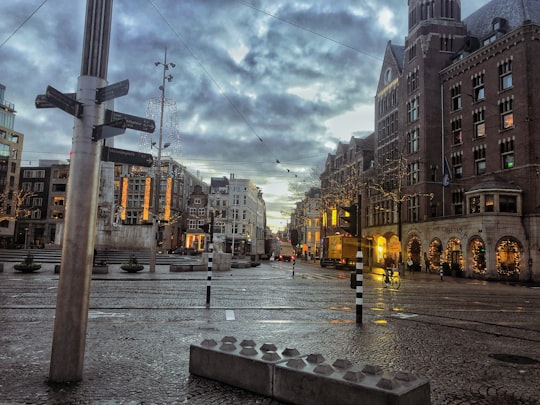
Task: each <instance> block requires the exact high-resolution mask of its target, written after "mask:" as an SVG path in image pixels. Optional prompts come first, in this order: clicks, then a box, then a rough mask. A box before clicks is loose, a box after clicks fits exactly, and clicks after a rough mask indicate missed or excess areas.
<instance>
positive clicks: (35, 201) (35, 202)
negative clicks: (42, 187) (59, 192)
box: [32, 197, 43, 207]
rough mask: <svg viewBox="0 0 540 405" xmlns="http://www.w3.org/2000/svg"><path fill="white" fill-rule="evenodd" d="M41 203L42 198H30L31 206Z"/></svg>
mask: <svg viewBox="0 0 540 405" xmlns="http://www.w3.org/2000/svg"><path fill="white" fill-rule="evenodd" d="M42 205H43V198H39V197H37V198H33V199H32V206H33V207H41V206H42Z"/></svg>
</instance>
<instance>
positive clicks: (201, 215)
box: [198, 208, 206, 217]
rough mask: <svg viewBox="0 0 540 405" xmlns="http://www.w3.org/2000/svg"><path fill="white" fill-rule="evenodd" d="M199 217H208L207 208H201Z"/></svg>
mask: <svg viewBox="0 0 540 405" xmlns="http://www.w3.org/2000/svg"><path fill="white" fill-rule="evenodd" d="M198 215H199V216H200V217H204V216H205V215H206V208H199V213H198Z"/></svg>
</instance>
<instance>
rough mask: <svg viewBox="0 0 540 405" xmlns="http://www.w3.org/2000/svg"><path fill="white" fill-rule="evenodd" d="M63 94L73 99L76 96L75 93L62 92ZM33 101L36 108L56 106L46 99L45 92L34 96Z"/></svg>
mask: <svg viewBox="0 0 540 405" xmlns="http://www.w3.org/2000/svg"><path fill="white" fill-rule="evenodd" d="M64 96H68V97H69V98H72V99H73V100H75V99H76V98H77V94H76V93H64ZM35 103H36V108H56V105H54V104H52V103H50V102H49V101H47V95H46V94H38V95H37V96H36V101H35Z"/></svg>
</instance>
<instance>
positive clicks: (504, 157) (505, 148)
mask: <svg viewBox="0 0 540 405" xmlns="http://www.w3.org/2000/svg"><path fill="white" fill-rule="evenodd" d="M500 149H501V161H502V168H503V170H506V169H513V168H514V140H513V139H508V140H506V141H503V142H501V146H500Z"/></svg>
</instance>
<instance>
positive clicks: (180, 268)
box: [169, 264, 193, 273]
mask: <svg viewBox="0 0 540 405" xmlns="http://www.w3.org/2000/svg"><path fill="white" fill-rule="evenodd" d="M169 271H170V272H171V273H182V272H186V271H193V265H191V264H171V265H170V267H169Z"/></svg>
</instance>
